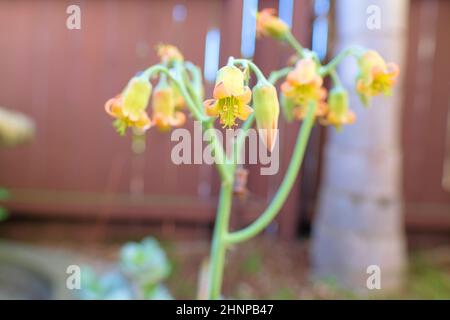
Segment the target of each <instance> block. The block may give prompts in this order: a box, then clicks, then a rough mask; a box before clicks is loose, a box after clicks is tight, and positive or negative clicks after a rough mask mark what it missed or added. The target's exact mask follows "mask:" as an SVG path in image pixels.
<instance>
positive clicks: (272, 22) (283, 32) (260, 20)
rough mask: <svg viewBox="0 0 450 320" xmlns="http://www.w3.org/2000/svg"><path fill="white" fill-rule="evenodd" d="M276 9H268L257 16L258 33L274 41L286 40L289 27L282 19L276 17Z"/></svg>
mask: <svg viewBox="0 0 450 320" xmlns="http://www.w3.org/2000/svg"><path fill="white" fill-rule="evenodd" d="M275 12H276V11H275V9H273V8H266V9H263V10H261V11H260V12H258V13H257V14H256V33H257V35H258V36H261V35H262V36H266V37H271V38H274V39H278V40H282V39H284V38H285V37H286V36H287V34H288V32H289V27H288V25H287V24H286V23H284V22H283V21H282V20H281V19H280V18H278V17H276V16H275Z"/></svg>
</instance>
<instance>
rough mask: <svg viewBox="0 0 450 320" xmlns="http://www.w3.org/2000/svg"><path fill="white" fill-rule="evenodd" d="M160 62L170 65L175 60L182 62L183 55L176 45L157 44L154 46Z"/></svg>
mask: <svg viewBox="0 0 450 320" xmlns="http://www.w3.org/2000/svg"><path fill="white" fill-rule="evenodd" d="M156 51H157V53H158V56H159V58H160V59H161V62H162V63H164V64H167V65H169V66H170V65H172V64H173V63H174V62H176V61H180V62H183V60H184V57H183V55H182V54H181V52H180V50H178V48H177V47H175V46H173V45H170V44H162V43H161V44H159V45H158V46H157V47H156Z"/></svg>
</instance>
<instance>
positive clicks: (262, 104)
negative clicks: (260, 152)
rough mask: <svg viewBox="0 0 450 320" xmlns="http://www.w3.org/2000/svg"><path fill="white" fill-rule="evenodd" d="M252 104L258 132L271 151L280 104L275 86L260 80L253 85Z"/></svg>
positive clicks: (276, 130) (276, 128) (275, 136)
mask: <svg viewBox="0 0 450 320" xmlns="http://www.w3.org/2000/svg"><path fill="white" fill-rule="evenodd" d="M253 106H254V108H255V109H254V110H255V118H256V125H257V127H258V133H259V134H261V135H262V140H263V142H264V144H265V146H266V147H267V149H268V150H270V151H272V150H273V148H274V146H275V141H276V138H277V133H278V116H279V114H280V104H279V102H278V96H277V90H276V89H275V87H274V86H273V85H272V84H270V83H268V82H261V83H258V84H257V85H256V86H254V87H253Z"/></svg>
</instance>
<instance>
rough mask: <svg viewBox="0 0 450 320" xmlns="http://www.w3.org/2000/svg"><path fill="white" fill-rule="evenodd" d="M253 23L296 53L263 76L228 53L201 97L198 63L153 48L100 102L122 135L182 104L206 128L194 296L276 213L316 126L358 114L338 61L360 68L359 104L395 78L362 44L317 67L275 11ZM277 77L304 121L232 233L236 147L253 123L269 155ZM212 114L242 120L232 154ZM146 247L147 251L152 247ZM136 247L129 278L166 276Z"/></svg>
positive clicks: (213, 289)
mask: <svg viewBox="0 0 450 320" xmlns="http://www.w3.org/2000/svg"><path fill="white" fill-rule="evenodd" d="M256 20H257V21H256V28H257V35H258V36H265V37H271V38H273V39H275V40H278V41H280V42H285V43H287V44H288V45H290V46H291V47H292V49H293V50H294V51H295V58H294V59H291V60H290V61H289V62H288V63H287V67H285V68H283V69H280V70H276V71H273V72H272V73H271V74H270V76H269V77H267V78H266V76H265V75H264V74H263V73H262V72H261V70H260V69H259V67H258V66H257V65H256V64H255V63H253V62H252V61H250V60H247V59H235V58H233V57H229V59H228V63H227V65H225V66H223V67H222V68H220V70H219V71H218V72H217V77H216V83H215V86H214V91H213V94H212V98H211V99H207V100H205V101H204V98H203V94H204V88H203V84H202V78H201V72H200V69H199V67H197V66H195V65H194V64H193V63H191V62H189V61H186V60H185V58H184V56H183V54H182V53H181V52H180V51H179V50H178V49H177V48H175V47H174V46H171V45H159V46H158V54H159V56H160V63H158V64H155V65H153V66H150V67H149V68H148V69H146V70H144V71H142V72H139V73H138V74H137V75H136V76H135V77H133V78H132V79H131V80H130V81H129V82H128V85H127V86H126V87H125V89H124V90H123V91H122V93H121V94H119V95H118V96H117V97H116V98H113V100H109V101H108V102H107V103H106V110H107V112H108V113H109V114H110V115H111V116H113V117H114V118H116V120H115V122H114V126H115V127H116V129H117V131H118V132H119V133H120V134H121V135H124V134H125V132H126V130H127V128H128V127H131V128H133V129H134V130H135V131H136V130H138V131H140V132H141V133H144V132H146V131H147V130H149V129H150V128H151V127H152V126H157V127H158V128H159V129H163V130H171V128H172V127H177V126H182V125H183V124H184V123H185V119H186V118H187V117H185V116H184V114H182V111H181V110H182V109H183V108H182V107H181V106H183V107H185V109H187V110H188V111H189V112H190V115H191V117H192V118H193V119H194V120H196V121H199V122H201V124H202V128H203V130H204V131H211V132H212V135H211V139H210V140H209V146H208V147H209V148H210V149H211V150H212V153H211V154H212V155H213V158H214V160H215V161H214V162H215V165H216V167H217V170H218V172H219V175H220V179H221V190H220V195H219V203H218V209H217V215H216V223H215V228H214V234H213V239H212V244H211V253H210V257H209V259H208V260H207V261H209V262H207V263H206V264H207V265H204V266H203V267H202V272H201V277H200V278H201V279H202V281H200V286H199V297H202V298H209V299H219V298H220V297H221V287H222V279H223V272H224V265H225V259H226V251H227V249H228V248H229V247H230V246H233V245H236V244H238V243H240V242H243V241H246V240H248V239H250V238H253V237H255V236H256V235H257V234H259V233H260V232H261V231H262V230H264V229H265V228H266V227H267V226H268V225H269V224H270V223H271V222H272V221H273V219H274V218H275V217H276V216H277V214H278V212H279V211H280V209H281V207H282V206H283V204H284V202H285V200H286V198H287V197H288V195H289V192H290V190H291V189H292V186H293V185H294V182H295V179H296V177H297V174H298V172H299V169H300V167H301V164H302V161H303V157H304V154H305V150H306V146H307V143H308V140H309V137H310V133H311V129H312V127H313V126H314V124H315V123H320V124H322V125H333V126H334V127H335V128H336V129H337V130H341V128H342V127H343V126H344V125H349V124H352V123H354V122H355V121H356V116H355V114H354V113H353V111H352V110H351V109H350V106H349V100H348V93H347V89H346V88H344V87H343V85H342V84H341V81H340V78H339V75H338V74H337V72H336V67H337V66H338V65H339V63H340V62H341V61H342V60H343V59H344V58H346V57H347V56H352V57H354V58H356V60H357V62H358V67H359V73H358V75H357V78H356V80H355V89H356V91H357V92H358V93H359V96H360V97H361V101H362V102H363V103H364V104H365V105H367V104H368V103H369V102H370V100H371V98H372V97H373V96H375V95H379V94H385V95H390V94H391V90H392V87H393V85H394V83H395V80H396V77H397V75H398V67H396V65H395V64H392V63H388V64H386V63H385V62H384V60H383V59H382V58H381V56H380V55H379V54H378V53H376V52H375V51H373V50H368V49H366V48H362V47H349V48H346V49H344V50H343V51H342V52H341V53H339V54H338V55H337V56H336V57H335V58H334V59H332V60H331V61H330V62H329V63H328V64H325V65H322V63H321V62H320V60H319V58H318V56H317V54H316V53H315V52H313V51H310V50H308V49H305V48H303V46H302V45H301V44H300V43H299V42H298V41H297V39H296V38H295V37H294V36H293V35H292V33H291V30H290V29H289V27H288V26H287V25H286V24H285V23H284V22H282V21H281V20H280V19H279V18H278V17H276V16H275V10H273V9H265V10H263V11H261V12H260V13H258V14H257V18H256ZM252 74H253V76H254V77H255V78H256V79H255V80H256V85H255V86H254V87H253V88H250V87H249V86H248V84H249V83H251V82H250V80H251V79H250V78H251V76H252ZM326 77H330V78H331V80H332V89H331V92H330V95H328V90H327V88H325V86H324V79H325V78H326ZM156 79H158V85H157V86H156V88H157V90H155V91H156V92H157V93H155V95H156V96H155V97H154V99H153V101H152V104H153V114H152V115H151V116H150V115H148V114H147V111H146V110H147V108H148V102H149V100H150V97H151V92H152V88H153V85H152V83H151V81H153V80H155V81H156ZM281 79H284V81H283V84H282V85H281V92H280V95H281V107H282V111H283V115H284V116H285V117H286V119H287V120H288V121H292V120H294V119H295V120H302V121H303V123H302V126H301V128H300V130H299V133H298V136H297V142H296V144H295V146H294V150H293V152H292V156H291V159H290V163H289V166H288V168H287V171H286V173H285V176H284V178H283V180H282V183H281V185H280V187H279V188H278V191H277V192H276V194H275V196H274V197H273V199H272V200H271V201H270V203H269V204H268V206H267V208H266V209H265V210H264V212H262V213H261V215H260V216H259V217H258V218H257V219H256V220H255V221H254V222H253V223H251V224H250V225H248V226H247V227H245V228H243V229H241V230H238V231H230V230H229V220H230V214H231V207H232V200H233V193H235V194H242V193H245V190H246V186H245V185H244V184H243V181H246V175H245V179H242V177H243V175H242V174H241V173H242V172H243V169H242V168H240V167H239V166H238V164H237V161H236V160H237V158H239V157H238V156H237V152H239V151H240V150H242V147H243V145H244V143H245V139H246V137H247V135H248V132H249V129H250V128H251V127H252V125H253V124H254V121H255V120H256V127H257V129H258V134H259V135H260V137H261V140H262V141H263V143H264V145H265V146H266V147H267V149H268V151H269V152H271V151H272V150H273V147H274V145H275V143H276V139H277V136H278V135H277V133H278V118H279V112H280V111H279V109H280V103H279V100H278V94H277V90H276V87H275V85H276V83H277V82H278V81H279V80H281ZM252 98H253V103H251V102H252ZM216 119H219V122H220V124H221V125H222V127H223V128H226V129H231V128H236V127H238V126H239V125H240V124H241V122H240V121H243V123H242V125H241V126H240V130H239V131H238V134H237V137H236V139H234V140H233V142H232V143H233V148H232V150H234V151H233V152H232V153H231V155H227V154H226V153H225V148H224V146H223V145H222V143H221V142H219V140H220V139H219V138H218V137H217V131H215V130H212V129H214V123H215V120H216ZM210 129H211V130H210ZM236 182H237V183H236ZM234 186H238V188H239V190H234V189H233V187H234ZM235 191H237V192H235ZM243 191H244V192H243ZM147 246H148V250H150V251H151V248H152V244H151V243H149V244H147ZM139 250H143V248H141V249H137V248H134V247H133V246H131V247H129V248H128V249H126V250H125V251H124V255H125V256H127V257H130V259H131V260H130V261H135V262H134V263H137V264H135V265H133V267H127V269H128V271H129V272H130V274H133V273H134V272H138V273H139V276H138V277H136V276H135V277H136V278H137V279H139V281H141V280H142V279H144V281H143V282H144V283H145V282H146V281H150V279H152V278H153V277H156V278H158V275H159V274H165V272H166V271H165V270H159V269H156V270H155V269H153V267H152V265H151V263H147V262H145V258H143V257H141V256H140V253H139V252H140V251H139ZM145 268H148V270H152V271H149V272H150V274H148V275H146V276H145V275H144V274H141V272H144V271H143V270H144V269H145ZM138 270H139V271H138ZM205 274H206V276H205ZM204 279H206V280H204ZM205 283H206V284H205ZM149 288H151V290H154V288H155V287H154V285H150V286H149ZM205 288H206V289H205ZM151 290H150V291H151Z"/></svg>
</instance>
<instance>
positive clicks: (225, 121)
mask: <svg viewBox="0 0 450 320" xmlns="http://www.w3.org/2000/svg"><path fill="white" fill-rule="evenodd" d="M213 96H214V99H208V100H206V101H205V102H204V106H205V109H206V114H207V115H208V116H210V117H220V123H221V124H222V126H223V127H224V128H231V127H234V126H235V125H236V118H238V119H241V120H246V119H247V118H248V116H249V115H250V114H251V113H252V112H253V109H252V108H251V107H250V106H248V103H249V102H250V100H251V99H252V92H251V91H250V88H249V87H247V86H245V85H244V74H243V73H242V71H241V70H239V69H238V68H236V67H234V66H225V67H223V68H221V69H220V70H219V71H218V73H217V79H216V85H215V87H214V93H213Z"/></svg>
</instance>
